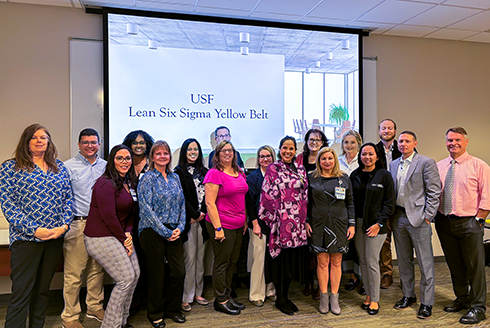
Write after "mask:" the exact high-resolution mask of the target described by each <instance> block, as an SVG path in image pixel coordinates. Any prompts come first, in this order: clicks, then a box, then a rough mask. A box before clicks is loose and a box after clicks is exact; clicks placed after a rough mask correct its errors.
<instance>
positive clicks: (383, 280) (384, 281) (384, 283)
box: [380, 274, 393, 289]
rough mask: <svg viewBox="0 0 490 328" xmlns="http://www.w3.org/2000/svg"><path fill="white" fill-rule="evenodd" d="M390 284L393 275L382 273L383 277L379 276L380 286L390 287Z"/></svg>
mask: <svg viewBox="0 0 490 328" xmlns="http://www.w3.org/2000/svg"><path fill="white" fill-rule="evenodd" d="M391 284H393V277H392V276H390V275H388V274H385V275H383V278H381V284H380V287H381V288H383V289H386V288H388V287H390V286H391Z"/></svg>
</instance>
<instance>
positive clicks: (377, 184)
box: [350, 168, 396, 234]
mask: <svg viewBox="0 0 490 328" xmlns="http://www.w3.org/2000/svg"><path fill="white" fill-rule="evenodd" d="M363 174H368V173H367V172H363V171H362V169H361V168H358V169H356V170H355V171H354V172H352V173H351V175H350V179H351V182H352V189H353V194H354V206H355V208H356V217H359V216H360V215H359V214H360V213H362V219H363V222H362V228H363V230H364V232H366V230H367V229H368V228H369V227H370V226H372V225H373V224H376V223H379V224H380V225H382V227H381V229H380V230H379V233H380V234H384V233H387V232H388V228H387V225H386V221H388V218H389V217H390V216H391V215H393V213H394V212H395V198H396V194H395V184H394V182H393V178H392V177H391V173H390V172H388V171H387V170H385V169H381V168H376V169H374V171H372V172H371V174H370V177H369V179H368V181H367V183H366V184H365V185H363V183H362V175H363ZM363 195H364V201H362V198H363V197H362V196H363ZM361 209H362V211H360V210H361Z"/></svg>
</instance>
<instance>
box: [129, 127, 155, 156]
mask: <svg viewBox="0 0 490 328" xmlns="http://www.w3.org/2000/svg"><path fill="white" fill-rule="evenodd" d="M138 136H142V137H143V139H145V142H146V151H145V155H146V157H148V155H150V149H151V147H152V146H153V143H154V142H155V141H154V140H153V138H152V137H151V136H150V135H149V134H148V133H146V132H145V131H143V130H135V131H131V132H129V133H128V135H127V136H126V137H125V138H124V141H123V143H122V144H123V145H125V146H126V147H128V148H129V151H130V152H131V154H133V151H132V150H131V144H132V143H133V141H135V140H136V138H138Z"/></svg>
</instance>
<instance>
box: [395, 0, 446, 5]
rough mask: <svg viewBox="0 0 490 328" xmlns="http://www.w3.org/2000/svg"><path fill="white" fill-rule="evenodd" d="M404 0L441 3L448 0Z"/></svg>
mask: <svg viewBox="0 0 490 328" xmlns="http://www.w3.org/2000/svg"><path fill="white" fill-rule="evenodd" d="M402 1H406V2H419V3H434V4H440V3H443V2H444V1H447V0H402Z"/></svg>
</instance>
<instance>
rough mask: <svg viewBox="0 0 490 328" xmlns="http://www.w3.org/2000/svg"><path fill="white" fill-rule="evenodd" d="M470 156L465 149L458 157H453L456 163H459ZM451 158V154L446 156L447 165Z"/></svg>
mask: <svg viewBox="0 0 490 328" xmlns="http://www.w3.org/2000/svg"><path fill="white" fill-rule="evenodd" d="M469 156H470V154H468V152H467V151H465V152H464V153H463V155H461V156H459V157H458V158H456V159H455V161H456V163H458V164H460V163H463V162H464V161H466V160H467V159H468V157H469ZM452 160H453V158H452V157H451V156H449V157H448V163H449V165H451V161H452Z"/></svg>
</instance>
